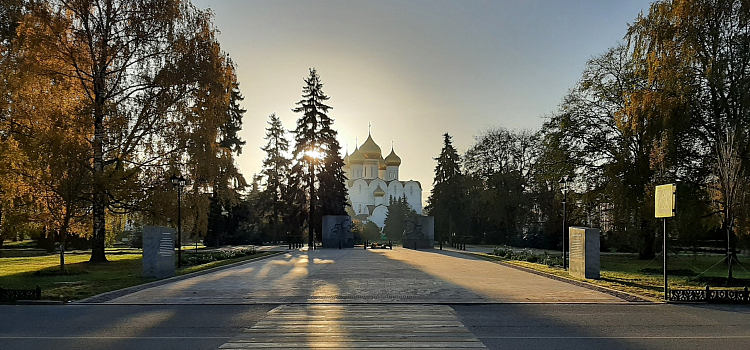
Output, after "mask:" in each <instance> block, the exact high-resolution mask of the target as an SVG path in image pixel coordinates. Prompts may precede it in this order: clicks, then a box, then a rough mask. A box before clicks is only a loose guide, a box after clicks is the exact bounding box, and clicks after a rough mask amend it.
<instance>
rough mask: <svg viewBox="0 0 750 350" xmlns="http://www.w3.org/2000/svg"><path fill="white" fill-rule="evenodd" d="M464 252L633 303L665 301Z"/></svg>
mask: <svg viewBox="0 0 750 350" xmlns="http://www.w3.org/2000/svg"><path fill="white" fill-rule="evenodd" d="M463 254H466V255H473V256H477V257H480V258H481V259H482V260H486V261H490V262H493V263H496V264H499V265H503V266H507V267H510V268H514V269H516V270H521V271H524V272H528V273H533V274H535V275H538V276H542V277H547V278H549V279H553V280H556V281H560V282H565V283H569V284H572V285H575V286H579V287H583V288H586V289H591V290H595V291H597V292H602V293H606V294H609V295H612V296H615V297H617V298H620V299H622V300H625V301H627V302H631V303H663V301H661V300H656V299H651V298H649V297H646V296H641V295H636V294H632V293H628V292H623V291H620V290H615V289H612V288H607V287H604V286H600V285H596V284H593V283H589V282H584V281H579V280H575V279H572V278H567V277H563V276H558V275H554V274H551V273H547V272H542V271H538V270H534V269H532V268H528V267H523V266H518V265H513V264H508V263H506V262H504V261H499V260H495V259H489V258H485V257H484V256H482V255H481V254H483V253H469V252H465V253H463Z"/></svg>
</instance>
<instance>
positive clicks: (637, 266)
mask: <svg viewBox="0 0 750 350" xmlns="http://www.w3.org/2000/svg"><path fill="white" fill-rule="evenodd" d="M477 255H480V256H483V257H485V258H488V259H492V260H500V261H504V262H507V263H509V264H513V265H518V266H523V267H527V268H532V269H535V270H538V271H542V272H547V273H550V274H554V275H558V276H563V277H570V275H569V274H568V272H567V271H565V270H563V269H562V268H560V267H549V266H547V265H543V264H537V263H530V262H527V261H519V260H507V259H504V258H500V257H497V256H493V255H490V254H477ZM739 260H740V263H742V265H737V264H735V266H734V268H733V277H734V280H733V283H732V284H731V285H728V284H727V280H726V277H727V272H728V270H727V265H726V264H725V263H724V256H723V255H718V254H699V255H692V254H680V255H670V257H669V261H668V271H669V286H670V288H674V289H698V288H705V287H706V285H708V286H710V287H712V288H713V287H715V288H740V287H743V286H748V287H750V272H748V270H750V257H745V256H740V257H739ZM662 264H663V259H662V257H661V256H658V257H656V258H655V259H652V260H640V259H638V257H637V255H635V254H616V255H609V254H608V255H602V256H601V279H599V280H586V281H587V282H591V283H594V284H597V285H601V286H604V287H608V288H612V289H617V290H621V291H625V292H630V293H636V294H640V295H644V296H648V297H653V298H663V296H664V275H663V274H662V271H663V266H662Z"/></svg>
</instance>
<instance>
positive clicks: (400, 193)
mask: <svg viewBox="0 0 750 350" xmlns="http://www.w3.org/2000/svg"><path fill="white" fill-rule="evenodd" d="M399 166H401V158H399V156H397V155H396V153H395V152H394V151H393V147H391V153H390V154H389V155H388V156H387V157H385V158H383V154H382V152H381V151H380V146H378V145H377V144H376V143H375V141H373V140H372V136H371V135H369V134H368V135H367V140H366V141H365V142H364V143H363V144H362V146H359V147H355V150H354V152H353V153H352V154H351V155H349V151H348V150H347V152H346V156H344V168H343V169H344V171H345V172H346V177H347V178H348V179H349V180H348V181H347V184H346V185H347V186H346V187H347V190H348V192H349V202H350V203H351V205H352V210H353V212H354V218H355V219H358V220H362V221H372V222H373V223H375V224H376V225H378V227H380V228H383V225H384V223H385V216H386V214H387V213H388V203H389V202H390V199H391V198H394V199H398V198H401V197H404V196H406V202H407V203H409V205H410V206H411V207H412V209H414V211H416V212H417V214H420V215H421V214H422V185H421V184H420V183H419V181H414V180H408V181H400V180H399V179H398V168H399Z"/></svg>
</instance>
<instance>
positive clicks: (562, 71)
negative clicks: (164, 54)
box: [193, 0, 650, 199]
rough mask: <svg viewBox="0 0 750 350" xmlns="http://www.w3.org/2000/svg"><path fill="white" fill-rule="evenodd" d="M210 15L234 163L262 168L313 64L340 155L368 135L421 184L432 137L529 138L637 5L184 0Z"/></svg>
mask: <svg viewBox="0 0 750 350" xmlns="http://www.w3.org/2000/svg"><path fill="white" fill-rule="evenodd" d="M193 3H194V4H196V6H198V7H200V8H206V7H210V8H211V9H213V10H214V11H215V14H216V19H215V24H216V26H217V27H218V28H219V30H221V35H220V36H219V40H220V42H221V46H222V48H223V49H224V50H225V51H227V52H228V53H229V54H230V56H231V57H232V59H233V60H234V61H235V62H236V63H237V66H238V76H239V82H240V89H241V90H242V93H243V94H244V96H245V101H244V104H243V105H244V107H245V108H246V109H247V113H246V114H245V119H244V125H243V130H242V133H241V136H242V138H243V139H244V140H246V141H247V144H246V145H245V147H244V150H243V153H242V155H241V156H240V157H239V158H238V162H239V165H240V167H241V170H242V172H243V174H245V177H246V178H247V179H248V180H250V179H251V177H252V175H253V174H254V173H257V172H259V171H260V168H261V161H262V159H263V157H264V153H263V152H262V151H261V150H260V147H261V146H263V145H264V144H265V140H263V135H264V132H265V128H266V126H267V124H266V122H267V121H268V115H269V114H271V113H274V112H275V113H277V115H279V117H280V118H281V121H282V122H283V123H284V126H285V127H286V128H287V129H294V127H295V121H296V120H297V118H298V117H299V115H297V114H295V113H292V112H291V110H290V109H291V108H292V107H293V106H294V103H295V102H297V101H299V100H300V97H301V92H302V85H303V81H302V79H303V78H305V77H306V76H307V75H308V68H310V67H315V68H317V70H318V73H319V74H320V76H321V79H322V80H323V82H324V83H325V86H324V92H325V93H326V94H328V95H329V96H330V97H331V99H330V100H329V105H331V106H333V110H332V111H331V112H330V114H329V116H330V117H332V118H333V119H334V120H335V123H334V127H335V128H336V129H337V130H338V132H339V141H340V142H341V146H342V147H346V146H347V144H348V148H349V151H350V152H351V151H352V150H354V143H355V138H358V139H359V143H360V144H361V143H362V142H363V141H364V140H365V138H366V137H367V125H368V122H371V123H372V136H373V139H374V140H375V142H377V143H378V144H379V145H380V146H381V148H382V149H383V152H384V154H383V155H384V156H385V155H387V153H388V152H390V148H391V141H393V142H394V144H395V151H396V153H397V154H398V155H399V156H400V157H401V159H402V164H401V168H400V177H401V179H402V180H408V179H414V180H418V181H420V182H421V183H422V188H423V198H424V199H426V198H427V197H428V196H429V191H430V189H431V188H432V179H433V170H434V167H435V161H434V160H433V158H435V157H436V156H437V155H438V154H439V153H440V149H441V147H442V136H441V135H442V134H443V133H445V132H449V133H450V134H451V135H452V136H453V140H454V145H455V146H456V147H457V148H458V150H459V152H461V153H463V152H464V151H465V150H466V149H467V148H468V147H469V146H470V145H471V144H472V142H473V136H474V135H476V134H477V133H479V132H480V131H481V130H482V129H485V128H487V127H495V126H503V127H506V128H509V129H517V128H529V129H538V128H539V127H540V126H541V125H542V123H543V121H544V116H545V115H548V114H549V113H551V112H553V111H554V110H555V109H556V108H557V106H558V104H559V103H560V101H561V99H562V97H563V96H564V94H565V93H566V91H567V90H568V89H569V88H570V87H572V86H573V85H574V84H575V83H576V81H577V80H578V78H579V77H580V74H581V71H582V69H583V67H584V65H585V63H586V61H587V60H588V59H590V58H591V57H593V56H596V55H599V54H601V53H603V52H604V51H605V50H606V49H607V48H609V47H611V46H613V45H615V44H616V43H617V42H618V41H621V40H622V39H623V37H624V36H625V34H626V31H627V26H628V23H632V22H633V21H634V20H635V18H636V17H637V16H638V14H639V13H640V12H641V11H644V12H646V11H647V10H648V6H649V3H650V1H647V0H621V1H615V0H506V1H499V0H498V1H474V0H460V1H435V0H429V1H407V0H401V1H384V0H378V1H354V0H352V1H278V0H269V1H245V0H224V1H219V0H213V1H209V0H193Z"/></svg>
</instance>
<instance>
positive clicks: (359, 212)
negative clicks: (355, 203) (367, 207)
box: [357, 204, 362, 214]
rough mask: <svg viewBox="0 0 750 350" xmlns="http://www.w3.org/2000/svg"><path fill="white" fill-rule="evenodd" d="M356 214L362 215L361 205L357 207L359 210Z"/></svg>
mask: <svg viewBox="0 0 750 350" xmlns="http://www.w3.org/2000/svg"><path fill="white" fill-rule="evenodd" d="M357 214H362V204H360V205H359V210H357Z"/></svg>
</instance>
